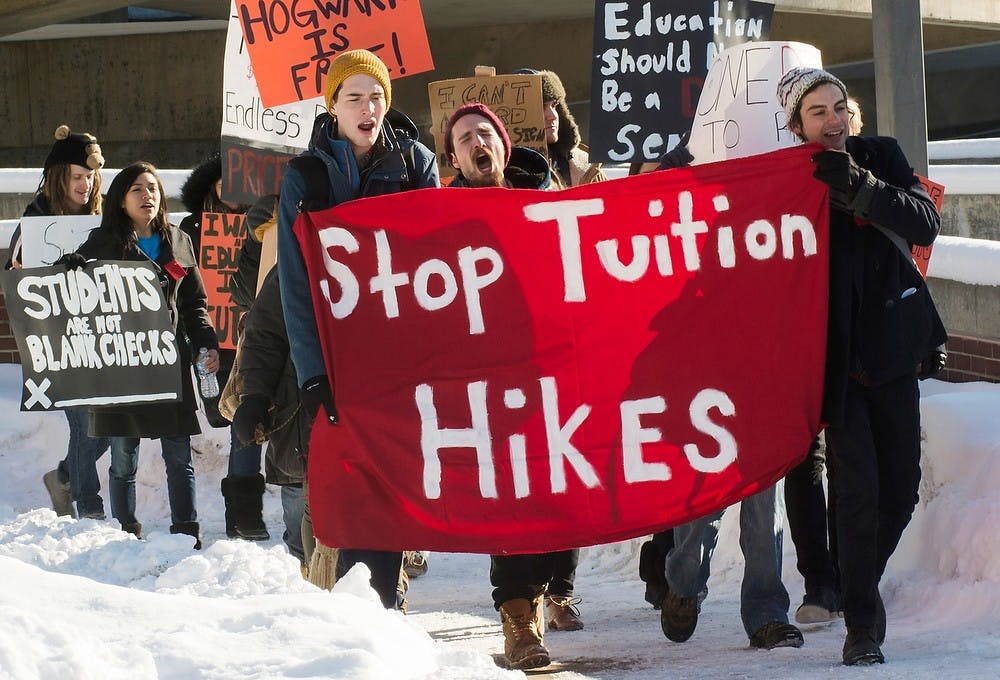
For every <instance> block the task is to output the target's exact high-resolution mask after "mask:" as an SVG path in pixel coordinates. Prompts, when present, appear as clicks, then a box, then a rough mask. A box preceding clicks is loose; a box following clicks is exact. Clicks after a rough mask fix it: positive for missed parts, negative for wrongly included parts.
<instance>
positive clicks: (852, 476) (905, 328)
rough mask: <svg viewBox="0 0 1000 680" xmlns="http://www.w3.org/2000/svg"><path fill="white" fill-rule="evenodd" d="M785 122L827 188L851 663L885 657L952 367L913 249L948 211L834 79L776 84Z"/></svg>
mask: <svg viewBox="0 0 1000 680" xmlns="http://www.w3.org/2000/svg"><path fill="white" fill-rule="evenodd" d="M777 95H778V101H779V103H780V104H781V106H782V108H784V110H785V115H786V117H787V120H788V128H789V129H790V130H791V131H792V132H794V133H795V134H796V135H798V137H799V138H800V139H802V140H803V141H805V142H818V143H820V144H822V145H824V146H825V147H827V148H826V149H824V150H822V151H820V152H818V153H816V154H815V155H814V156H813V161H814V162H815V164H816V169H815V172H814V175H815V176H816V177H817V178H818V179H819V180H821V181H822V182H824V183H826V184H827V185H829V187H830V292H829V295H830V302H829V322H828V324H827V336H828V337H827V362H826V379H825V387H824V400H823V419H824V420H825V421H826V422H827V423H829V425H828V427H827V430H826V438H827V442H828V443H829V444H830V454H829V456H828V465H829V471H830V479H831V480H832V483H833V490H834V496H835V511H836V512H835V514H836V531H837V544H838V551H839V564H840V584H841V594H842V598H843V608H844V622H845V624H846V625H847V636H846V639H845V641H844V648H843V655H842V660H843V663H844V664H845V665H849V666H851V665H866V664H875V663H883V662H884V661H885V657H884V656H883V654H882V650H881V645H882V643H883V642H884V640H885V632H886V614H885V605H884V603H883V602H882V598H881V596H880V594H879V590H878V585H879V580H880V579H881V577H882V574H883V572H884V571H885V567H886V563H887V562H888V560H889V557H890V556H891V555H892V553H893V551H894V550H895V548H896V545H897V543H898V542H899V539H900V537H901V536H902V534H903V530H904V529H905V528H906V525H907V524H908V523H909V521H910V517H911V516H912V514H913V509H914V507H915V506H916V503H917V489H918V487H919V483H920V389H919V386H918V382H917V381H918V378H922V377H929V376H931V375H934V374H935V373H936V372H937V371H938V370H940V368H941V367H942V366H943V365H944V359H945V357H944V352H943V349H942V347H943V343H944V342H945V340H946V339H947V334H946V332H945V329H944V326H943V324H942V323H941V319H940V318H939V316H938V314H937V311H936V310H935V309H934V304H933V301H932V300H931V298H930V293H929V291H928V290H927V286H926V284H925V282H924V280H923V277H922V276H921V275H920V272H919V271H918V270H917V268H916V266H915V265H914V263H913V260H912V257H911V256H910V248H911V246H912V245H914V244H917V245H922V246H927V245H930V244H931V243H932V242H933V241H934V239H935V237H936V236H937V234H938V231H939V229H940V225H941V217H940V215H939V214H938V211H937V209H936V208H935V206H934V202H933V201H932V200H931V198H930V197H929V196H928V195H927V192H926V191H925V190H924V188H923V187H922V185H921V184H920V182H919V180H918V178H917V177H916V176H915V175H914V174H913V169H912V168H911V167H910V165H909V163H908V162H907V160H906V157H905V156H904V155H903V151H902V150H901V149H900V148H899V144H898V143H897V142H896V140H895V139H893V138H891V137H855V136H851V134H850V127H849V126H850V120H849V119H850V112H849V108H848V93H847V88H846V87H845V86H844V84H843V83H842V82H841V81H840V80H839V79H837V78H836V77H835V76H834V75H832V74H830V73H828V72H826V71H823V70H821V69H815V68H796V69H792V70H791V71H789V72H788V73H786V74H785V75H784V76H783V77H782V78H781V80H780V81H779V83H778V88H777Z"/></svg>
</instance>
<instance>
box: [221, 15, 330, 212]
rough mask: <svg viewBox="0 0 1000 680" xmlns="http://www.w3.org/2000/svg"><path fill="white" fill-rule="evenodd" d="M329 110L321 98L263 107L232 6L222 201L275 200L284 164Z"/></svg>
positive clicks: (224, 78) (225, 85) (224, 103)
mask: <svg viewBox="0 0 1000 680" xmlns="http://www.w3.org/2000/svg"><path fill="white" fill-rule="evenodd" d="M325 110H326V104H325V102H324V101H323V98H322V97H313V98H311V99H306V100H304V101H295V102H291V103H288V104H284V105H281V106H265V105H264V103H263V102H262V101H261V97H260V91H259V90H258V88H257V79H256V77H255V75H254V70H253V67H252V66H251V64H250V56H249V54H248V53H247V50H246V45H245V44H244V41H243V30H242V28H241V27H240V21H239V15H238V13H237V11H236V4H235V0H234V2H233V3H232V4H231V11H230V17H229V28H228V31H227V32H226V55H225V65H224V70H223V74H222V195H223V197H224V198H226V199H227V200H229V201H232V202H234V203H253V201H254V200H255V199H256V198H259V197H260V196H265V195H267V194H277V193H278V191H279V189H280V187H281V175H282V171H283V170H284V166H285V162H286V161H287V160H288V159H289V158H291V157H293V156H296V155H298V154H299V153H301V152H302V151H304V150H305V149H306V148H307V147H308V146H309V137H310V135H311V134H312V126H313V120H315V118H316V116H317V115H319V114H320V113H323V112H324V111H325Z"/></svg>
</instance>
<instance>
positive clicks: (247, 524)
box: [222, 475, 271, 541]
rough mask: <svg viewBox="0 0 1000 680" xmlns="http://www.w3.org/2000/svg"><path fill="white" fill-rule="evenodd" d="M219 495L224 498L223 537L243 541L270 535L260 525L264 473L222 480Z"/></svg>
mask: <svg viewBox="0 0 1000 680" xmlns="http://www.w3.org/2000/svg"><path fill="white" fill-rule="evenodd" d="M222 497H223V498H224V499H225V501H226V536H228V537H229V538H242V539H243V540H245V541H266V540H268V539H269V538H271V535H270V534H269V533H267V526H266V525H265V524H264V476H263V475H255V476H253V477H237V476H236V475H229V476H228V477H223V479H222Z"/></svg>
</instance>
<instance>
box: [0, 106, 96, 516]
mask: <svg viewBox="0 0 1000 680" xmlns="http://www.w3.org/2000/svg"><path fill="white" fill-rule="evenodd" d="M55 138H56V140H55V142H53V144H52V148H51V149H50V150H49V155H48V156H47V157H46V158H45V165H44V166H43V170H42V179H41V182H40V183H39V185H38V191H36V192H35V196H34V198H33V199H32V201H31V203H29V204H28V207H27V208H25V209H24V217H43V216H49V215H100V214H101V168H102V167H104V156H102V155H101V147H100V146H99V145H98V143H97V139H96V138H95V137H94V136H93V135H91V134H88V133H86V132H83V133H73V132H71V131H70V129H69V127H68V126H66V125H60V126H59V127H58V128H56V131H55ZM9 252H10V258H9V259H8V260H7V263H6V265H5V268H6V269H20V268H21V225H18V226H17V229H15V230H14V235H13V237H12V238H11V242H10V248H9ZM63 412H64V413H65V414H66V422H67V424H68V425H69V446H68V447H67V450H66V457H65V458H64V459H63V460H61V461H59V465H58V467H57V468H56V469H55V470H51V471H49V472H46V473H45V474H44V475H43V476H42V481H43V482H44V484H45V488H46V489H47V490H48V492H49V496H50V497H51V499H52V508H53V509H54V510H55V511H56V514H58V515H69V516H74V517H76V516H79V517H87V518H91V519H104V518H105V514H104V500H103V499H102V498H101V495H100V491H101V481H100V479H98V477H97V459H98V458H100V457H101V456H102V455H104V452H105V451H107V450H108V439H107V437H98V438H95V437H89V436H87V421H88V409H87V408H84V407H76V408H67V409H64V410H63ZM74 501H75V502H76V509H75V510H74V508H73V502H74Z"/></svg>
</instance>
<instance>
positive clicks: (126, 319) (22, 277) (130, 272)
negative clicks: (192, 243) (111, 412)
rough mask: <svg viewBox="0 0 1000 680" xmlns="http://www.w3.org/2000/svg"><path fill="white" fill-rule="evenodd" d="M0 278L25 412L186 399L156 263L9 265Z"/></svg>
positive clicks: (175, 344)
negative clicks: (18, 359) (69, 266)
mask: <svg viewBox="0 0 1000 680" xmlns="http://www.w3.org/2000/svg"><path fill="white" fill-rule="evenodd" d="M0 280H2V282H3V288H4V294H5V295H6V299H7V313H8V315H9V317H10V325H11V329H12V330H13V332H14V336H15V337H16V339H17V348H18V351H20V353H21V374H22V376H23V379H24V384H23V389H22V392H21V410H22V411H48V410H52V409H62V408H67V407H70V406H104V405H108V404H136V403H149V402H168V401H179V400H180V399H181V379H182V376H181V369H180V357H179V355H178V348H177V339H176V338H175V335H174V330H173V325H172V324H171V323H170V314H169V312H168V310H167V303H166V298H165V297H164V294H163V290H162V288H161V287H160V281H159V277H158V276H157V273H156V271H155V270H154V269H153V266H152V265H151V264H148V263H143V262H124V261H121V262H120V261H111V260H106V261H98V262H93V263H89V264H88V265H87V266H86V267H85V268H83V269H75V270H67V269H66V268H65V267H62V266H60V265H57V266H52V267H33V268H28V269H11V270H9V271H5V272H3V273H2V275H0ZM187 379H188V380H190V377H189V376H188V377H187Z"/></svg>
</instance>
